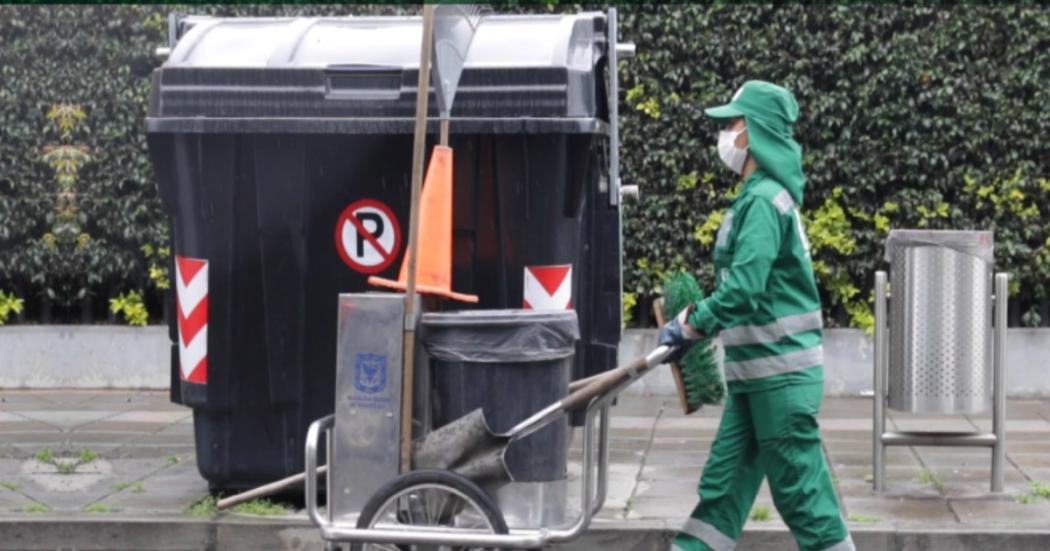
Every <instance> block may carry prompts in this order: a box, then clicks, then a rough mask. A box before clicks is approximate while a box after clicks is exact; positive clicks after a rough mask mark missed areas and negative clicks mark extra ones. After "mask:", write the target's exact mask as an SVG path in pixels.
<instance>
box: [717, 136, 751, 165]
mask: <svg viewBox="0 0 1050 551" xmlns="http://www.w3.org/2000/svg"><path fill="white" fill-rule="evenodd" d="M744 130H747V128H746V127H744V128H741V129H740V130H723V131H721V132H719V133H718V157H719V158H720V159H722V162H723V163H725V164H726V166H728V167H729V170H732V171H733V172H736V173H737V174H741V173H742V172H744V161H746V160H747V148H746V147H745V148H744V149H740V148H739V147H737V146H736V138H737V136H739V135H740V133H741V132H743V131H744Z"/></svg>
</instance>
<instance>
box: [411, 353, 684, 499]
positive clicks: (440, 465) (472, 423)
mask: <svg viewBox="0 0 1050 551" xmlns="http://www.w3.org/2000/svg"><path fill="white" fill-rule="evenodd" d="M672 351H673V349H672V348H670V347H668V346H658V347H656V348H655V349H653V351H652V352H650V353H649V354H648V355H646V356H644V357H641V358H637V359H635V360H633V361H631V362H629V363H627V364H626V365H622V366H620V367H617V368H616V369H614V370H612V371H609V372H607V373H604V374H602V375H600V376H598V377H595V378H592V379H591V380H590V382H589V383H588V384H587V385H585V386H583V387H582V388H580V389H578V390H576V391H574V392H572V393H571V394H569V395H568V396H566V397H565V398H562V399H561V400H559V401H557V402H555V403H553V404H551V405H549V406H547V407H545V408H543V409H542V410H540V411H539V412H537V413H535V414H533V415H532V417H529V418H528V419H525V420H524V421H522V422H520V423H518V424H517V425H515V426H514V427H513V428H511V429H510V430H509V431H507V432H505V433H495V432H493V431H492V429H491V428H489V426H488V423H487V422H486V421H485V415H484V413H483V412H482V410H481V409H480V408H479V409H476V410H474V411H472V412H470V413H468V414H466V415H464V416H463V417H460V418H459V419H457V420H455V421H453V422H451V423H449V424H447V425H445V426H443V427H441V428H439V429H437V430H435V431H433V432H431V433H430V434H428V435H427V436H424V437H423V438H421V439H419V440H418V441H416V443H415V444H414V446H413V454H412V455H413V459H414V460H413V464H412V466H413V468H415V469H444V470H450V471H455V472H456V473H458V474H461V475H463V476H465V477H467V478H469V479H471V480H474V481H484V482H513V481H514V476H513V475H512V474H511V473H510V471H509V470H508V469H507V465H506V461H505V457H504V456H505V454H506V452H507V446H509V445H510V444H511V442H514V441H515V440H519V439H521V438H525V437H526V436H529V435H530V434H533V433H535V432H536V431H538V430H540V429H542V428H544V427H546V426H547V425H549V424H551V423H553V422H554V421H555V420H557V419H558V418H559V417H561V416H562V415H563V414H565V413H568V412H570V411H573V410H575V409H577V408H580V407H583V406H586V405H587V404H589V403H590V402H591V400H593V399H594V398H597V397H603V396H606V395H608V394H612V393H616V392H619V391H620V390H621V389H622V388H624V387H626V386H627V385H629V384H630V383H632V382H634V381H635V380H637V379H638V378H639V377H641V376H642V375H644V374H645V373H647V372H648V371H649V370H650V369H652V368H653V367H655V366H657V365H660V364H661V363H662V362H663V361H664V359H666V358H667V356H668V355H670V354H671V352H672Z"/></svg>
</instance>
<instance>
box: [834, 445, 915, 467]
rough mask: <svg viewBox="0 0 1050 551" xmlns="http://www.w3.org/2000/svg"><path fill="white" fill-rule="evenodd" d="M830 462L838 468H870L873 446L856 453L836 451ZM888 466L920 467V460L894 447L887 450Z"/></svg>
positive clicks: (905, 449)
mask: <svg viewBox="0 0 1050 551" xmlns="http://www.w3.org/2000/svg"><path fill="white" fill-rule="evenodd" d="M830 462H831V463H832V464H834V465H836V466H837V465H846V466H865V465H868V466H870V465H871V464H872V450H871V446H868V449H867V450H864V449H863V448H860V447H858V448H857V450H856V451H852V452H843V451H837V450H836V451H834V452H832V453H831V454H830ZM886 465H896V466H903V467H907V466H912V465H919V460H918V459H916V458H915V455H914V454H913V453H911V451H909V450H908V449H907V448H902V447H899V446H893V447H891V448H889V449H887V450H886ZM869 468H870V467H869Z"/></svg>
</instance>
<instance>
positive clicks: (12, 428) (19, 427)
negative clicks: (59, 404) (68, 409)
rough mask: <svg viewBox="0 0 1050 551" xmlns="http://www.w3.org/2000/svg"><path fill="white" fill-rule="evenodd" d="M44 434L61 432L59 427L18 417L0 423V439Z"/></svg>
mask: <svg viewBox="0 0 1050 551" xmlns="http://www.w3.org/2000/svg"><path fill="white" fill-rule="evenodd" d="M37 432H40V433H44V432H62V430H61V429H60V428H59V427H56V426H54V425H52V424H49V423H45V422H43V421H37V420H35V419H27V418H25V417H22V416H18V418H17V419H12V420H10V421H5V422H3V423H0V438H2V437H11V435H12V434H13V433H14V434H32V433H37Z"/></svg>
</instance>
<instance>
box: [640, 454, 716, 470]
mask: <svg viewBox="0 0 1050 551" xmlns="http://www.w3.org/2000/svg"><path fill="white" fill-rule="evenodd" d="M706 461H707V454H706V453H704V452H696V451H690V450H682V451H656V450H651V451H650V452H649V454H648V456H646V458H645V464H646V465H652V466H668V467H697V468H699V467H703V466H704V463H705V462H706Z"/></svg>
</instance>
